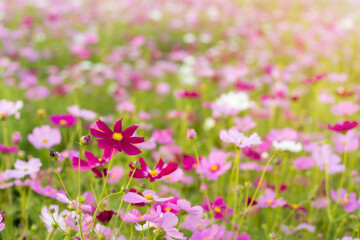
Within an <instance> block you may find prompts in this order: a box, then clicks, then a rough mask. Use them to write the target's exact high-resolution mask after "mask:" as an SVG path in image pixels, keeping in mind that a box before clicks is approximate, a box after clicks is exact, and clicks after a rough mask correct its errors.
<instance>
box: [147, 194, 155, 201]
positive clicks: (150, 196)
mask: <svg viewBox="0 0 360 240" xmlns="http://www.w3.org/2000/svg"><path fill="white" fill-rule="evenodd" d="M145 198H146V199H147V200H154V196H153V195H152V194H146V195H145Z"/></svg>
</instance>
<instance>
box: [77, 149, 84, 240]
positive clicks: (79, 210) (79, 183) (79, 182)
mask: <svg viewBox="0 0 360 240" xmlns="http://www.w3.org/2000/svg"><path fill="white" fill-rule="evenodd" d="M83 148H84V145H83V144H82V143H81V145H80V152H79V163H78V188H79V200H78V202H79V208H78V214H79V217H78V223H79V230H80V238H81V239H83V234H82V225H81V178H80V176H81V174H80V162H81V155H82V151H83Z"/></svg>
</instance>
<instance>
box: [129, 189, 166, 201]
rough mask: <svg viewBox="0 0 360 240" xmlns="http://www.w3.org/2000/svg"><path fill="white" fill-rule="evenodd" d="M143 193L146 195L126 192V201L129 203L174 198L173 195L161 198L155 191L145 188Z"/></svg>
mask: <svg viewBox="0 0 360 240" xmlns="http://www.w3.org/2000/svg"><path fill="white" fill-rule="evenodd" d="M143 195H144V196H141V195H139V194H137V193H134V192H128V193H126V194H125V197H124V201H125V202H128V203H149V202H152V201H155V202H163V201H166V200H170V199H172V198H173V197H168V198H160V197H159V196H158V195H157V194H156V193H155V192H154V191H151V190H145V191H144V192H143Z"/></svg>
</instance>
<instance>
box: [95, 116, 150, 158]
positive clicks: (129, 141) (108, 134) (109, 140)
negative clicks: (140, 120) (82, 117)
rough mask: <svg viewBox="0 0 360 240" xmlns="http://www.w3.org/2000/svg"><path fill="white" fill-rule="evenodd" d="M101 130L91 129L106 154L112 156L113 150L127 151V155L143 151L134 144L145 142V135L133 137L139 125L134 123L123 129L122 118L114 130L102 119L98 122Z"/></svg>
mask: <svg viewBox="0 0 360 240" xmlns="http://www.w3.org/2000/svg"><path fill="white" fill-rule="evenodd" d="M96 125H97V127H98V128H99V130H100V131H99V130H96V129H93V128H91V129H90V132H91V135H93V136H94V137H96V138H99V139H97V140H96V141H97V142H98V145H99V148H101V149H104V156H111V155H112V153H113V150H114V149H115V150H116V151H119V152H122V151H124V153H126V154H127V155H137V154H140V153H141V151H140V149H138V148H137V147H135V146H134V145H133V144H136V143H142V142H144V138H143V137H132V135H133V134H134V132H135V131H136V129H137V128H138V126H135V125H132V126H130V127H128V128H127V129H125V130H124V131H123V130H122V119H120V120H119V121H117V122H116V123H115V126H114V131H112V130H111V129H110V128H109V127H108V126H107V125H106V123H104V122H103V121H101V120H100V119H99V120H98V121H97V122H96Z"/></svg>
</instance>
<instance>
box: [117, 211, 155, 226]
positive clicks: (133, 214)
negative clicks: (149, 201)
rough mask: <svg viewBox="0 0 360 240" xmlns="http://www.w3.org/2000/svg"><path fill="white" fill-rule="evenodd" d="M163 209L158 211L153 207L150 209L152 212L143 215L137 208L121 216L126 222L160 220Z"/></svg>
mask: <svg viewBox="0 0 360 240" xmlns="http://www.w3.org/2000/svg"><path fill="white" fill-rule="evenodd" d="M160 214H161V211H160V212H159V213H158V212H156V210H154V209H153V208H152V209H151V210H150V213H146V214H144V215H142V214H141V213H140V212H139V211H138V210H137V209H133V210H130V211H129V212H128V213H126V214H124V215H122V216H121V219H122V220H124V221H125V222H132V223H138V222H145V221H152V222H154V221H159V220H160Z"/></svg>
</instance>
